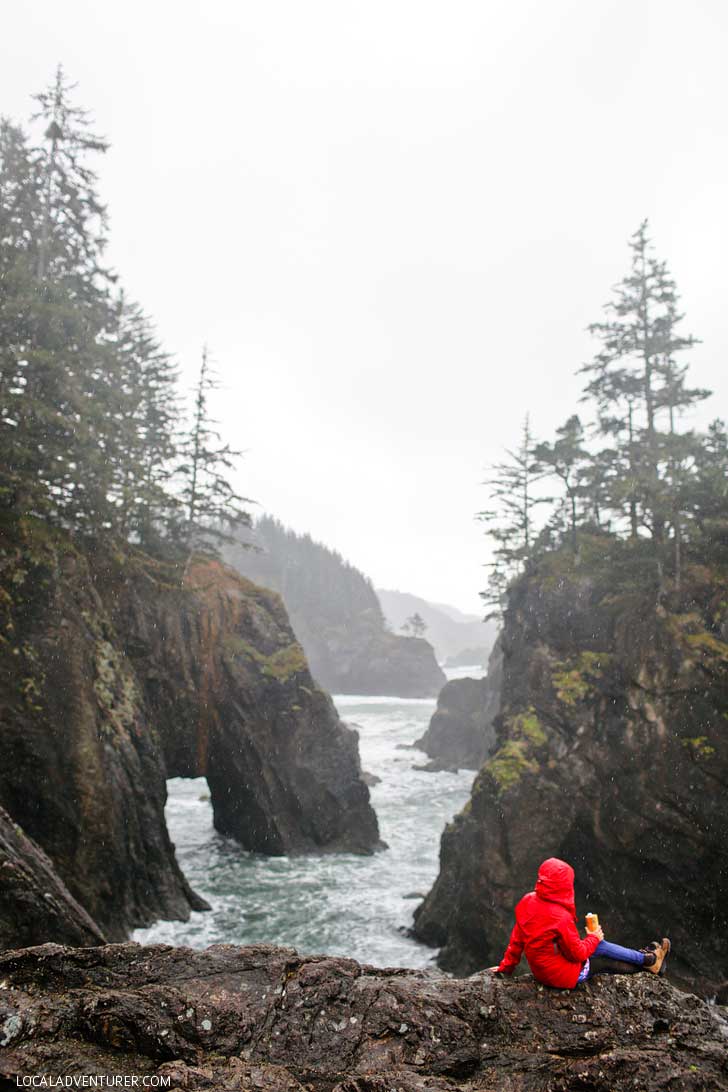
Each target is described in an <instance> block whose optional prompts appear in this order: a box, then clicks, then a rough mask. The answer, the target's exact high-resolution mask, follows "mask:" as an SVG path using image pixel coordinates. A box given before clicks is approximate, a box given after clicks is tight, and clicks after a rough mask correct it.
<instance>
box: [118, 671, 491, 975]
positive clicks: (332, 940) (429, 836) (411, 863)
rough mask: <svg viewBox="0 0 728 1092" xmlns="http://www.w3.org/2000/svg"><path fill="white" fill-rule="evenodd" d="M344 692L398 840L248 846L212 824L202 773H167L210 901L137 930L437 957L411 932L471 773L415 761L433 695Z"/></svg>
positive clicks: (382, 821)
mask: <svg viewBox="0 0 728 1092" xmlns="http://www.w3.org/2000/svg"><path fill="white" fill-rule="evenodd" d="M448 674H449V676H450V677H451V678H452V677H458V676H462V675H465V674H471V675H472V674H474V672H473V671H472V670H468V669H458V670H456V671H451V672H449V673H448ZM334 701H335V702H336V706H337V708H338V710H339V713H340V715H341V717H342V719H343V720H345V721H346V722H347V723H348V724H350V725H352V726H353V727H356V728H357V730H358V732H359V749H360V753H361V760H362V768H363V769H364V770H366V771H367V772H368V773H371V774H375V775H376V776H377V777H379V778H380V779H381V780H380V782H379V783H378V784H377V785H374V786H373V787H372V788H371V789H370V793H371V800H372V804H373V806H374V808H375V810H376V813H377V817H378V819H379V828H380V833H381V837H382V838H383V839H384V841H385V842H387V843H388V846H389V848H388V849H387V850H384V851H383V852H381V853H376V854H374V855H373V856H371V857H359V856H355V855H353V854H336V855H329V856H325V857H291V858H288V857H263V856H260V855H258V854H254V853H248V852H246V851H245V850H242V849H241V848H240V847H239V846H238V845H237V843H235V842H234V841H232V840H230V839H228V838H223V837H221V836H220V835H219V834H217V833H216V832H215V830H214V829H213V825H212V809H211V807H210V802H209V799H208V794H207V782H206V781H205V780H204V778H196V779H194V780H185V779H182V778H174V779H173V780H171V781H169V782H168V791H169V798H168V802H167V812H166V814H167V824H168V827H169V831H170V836H171V838H172V841H173V842H174V843H175V846H176V850H177V859H178V861H179V863H180V866H181V868H182V869H183V871H184V873H185V875H186V876H187V878H188V879H189V881H190V883H191V884H192V886H193V888H194V889H195V890H196V891H198V892H199V893H200V894H201V895H203V896H204V897H205V898H206V899H207V901H208V902H209V903H210V904H211V905H212V910H211V911H206V912H204V913H193V914H192V916H191V918H190V920H189V921H187V922H166V921H160V922H157V923H156V924H155V925H153V926H151V927H150V928H148V929H138V930H137V931H136V932H135V934H134V939H135V940H138V941H140V942H141V943H144V944H151V943H157V942H164V943H168V944H184V945H189V946H191V947H194V948H202V947H205V946H207V945H208V944H214V943H229V944H253V943H261V942H264V943H269V944H284V945H290V946H292V947H294V948H297V949H298V950H299V951H300V952H301V953H303V954H316V953H318V954H328V955H348V956H352V957H353V958H355V959H358V960H360V961H362V962H366V963H371V964H374V965H375V966H399V967H427V966H430V965H432V960H433V958H434V955H435V953H434V951H433V950H432V949H431V948H427V947H425V946H424V945H421V944H418V943H417V942H416V941H413V940H412V939H410V938H409V937H408V936H407V935H406V930H407V928H408V926H410V925H411V923H412V912H413V910H414V909H415V907H416V906H417V904H418V902H419V900H420V898H421V896H422V895H424V894H425V893H426V892H427V890H428V889H429V887H430V886H431V884H432V882H433V880H434V879H435V877H436V875H437V871H438V854H439V847H440V835H441V833H442V831H443V828H444V827H445V825H446V824H447V823H448V822H449V820H450V819H451V818H452V817H453V815H455V814H456V812H458V811H459V810H460V809H461V808H462V806H463V804H464V803H465V802H466V800H467V799H468V796H469V792H470V786H471V784H472V781H473V772H472V771H470V770H461V771H460V772H458V773H445V772H443V773H426V772H424V771H422V770H417V769H414V768H413V767H415V766H418V765H424V763H425V762H427V756H426V755H425V754H424V753H423V752H422V751H418V750H412V749H410V745H411V744H412V743H413V742H414V740H415V739H417V738H418V737H419V736H421V735H422V733H423V731H424V730H425V728H426V727H427V724H428V722H429V719H430V716H431V715H432V712H433V710H434V707H435V703H434V701H428V700H419V699H410V700H406V699H402V698H387V697H381V698H377V697H352V696H350V695H346V696H338V697H336V696H335V697H334Z"/></svg>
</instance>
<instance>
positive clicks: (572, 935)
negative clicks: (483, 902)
mask: <svg viewBox="0 0 728 1092" xmlns="http://www.w3.org/2000/svg"><path fill="white" fill-rule="evenodd" d="M598 944H599V938H598V937H596V936H587V937H586V939H585V940H582V939H581V937H580V936H579V934H578V932H577V929H576V907H575V906H574V869H573V868H572V867H571V865H568V864H567V863H566V861H560V860H559V859H558V857H549V859H548V861H544V862H543V864H542V865H541V867H540V868H539V870H538V880H537V881H536V890H535V891H529V893H528V894H527V895H524V896H523V898H522V899H521V901H520V902H519V903H518V905H517V906H516V924H515V925H514V926H513V932H512V933H511V939H510V940H509V942H508V947H507V948H506V951H505V955H504V956H503V959H502V960H501V961H500V965H499V967H498V971H499V972H500V973H501V974H512V973H513V971H514V970H515V969H516V967H517V966H518V963H519V961H520V959H521V955H522V954H523V953H524V952H525V955H526V959H527V960H528V965H529V967H530V968H531V971H532V973H533V977H534V978H537V979H538V981H539V982H543V984H544V985H545V986H558V987H559V988H561V989H573V988H574V986H575V985H576V980H577V979H578V977H579V972H580V971H581V968H582V966H583V964H584V963H585V961H586V960H587V959H588V958H589V956H591V955H592V954H593V952H594V949H595V948H596V947H597V945H598Z"/></svg>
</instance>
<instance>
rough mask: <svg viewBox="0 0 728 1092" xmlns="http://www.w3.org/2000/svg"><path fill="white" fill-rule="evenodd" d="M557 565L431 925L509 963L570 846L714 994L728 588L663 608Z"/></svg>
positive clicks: (451, 944) (470, 963) (461, 947)
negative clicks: (516, 915) (539, 879)
mask: <svg viewBox="0 0 728 1092" xmlns="http://www.w3.org/2000/svg"><path fill="white" fill-rule="evenodd" d="M550 564H551V566H552V568H551V569H549V568H548V567H544V569H543V571H540V572H535V573H534V574H532V575H531V576H530V577H528V578H523V579H521V580H520V581H519V582H518V583H517V584H516V585H515V586H514V587H513V589H512V591H511V595H510V602H509V609H508V611H507V612H506V616H505V626H504V630H503V636H502V642H503V656H504V664H503V687H502V696H501V712H500V714H499V716H498V718H497V719H496V733H497V738H496V744H495V747H494V750H493V753H492V754H491V755H490V757H489V758H488V759H487V761H486V762H485V764H484V765H483V766H482V768H481V770H480V772H479V773H478V775H477V777H476V779H475V782H474V785H473V790H472V794H471V799H470V801H469V802H468V804H466V806H465V809H464V810H463V812H462V813H461V814H460V815H458V816H456V818H455V820H454V821H453V822H452V823H451V824H450V825H449V826H448V827H447V828H446V830H445V832H444V834H443V837H442V842H441V851H440V873H439V876H438V879H437V881H436V883H435V885H434V887H433V889H432V890H431V891H430V893H429V894H428V896H427V898H426V900H425V902H424V903H423V905H422V906H421V907H418V909H417V911H416V917H415V930H414V931H415V935H417V936H418V937H419V938H420V939H421V940H424V941H426V942H428V943H431V944H433V945H435V946H438V947H440V946H442V950H441V952H440V955H439V959H440V962H441V965H442V966H443V967H445V968H447V969H450V970H452V971H454V972H455V973H457V974H469V973H471V972H472V971H474V970H476V969H477V968H478V967H484V966H489V965H491V964H494V963H497V962H498V961H499V959H500V957H501V955H502V953H503V950H504V948H505V944H506V942H507V939H508V935H509V933H510V929H511V927H512V923H513V908H514V906H515V903H516V902H517V901H518V899H519V898H520V896H521V895H522V894H524V893H525V892H526V891H528V890H530V889H532V888H533V884H534V882H535V876H536V872H537V869H538V866H539V864H540V862H541V861H542V860H544V859H545V858H547V857H550V856H558V857H562V858H564V859H566V860H568V861H569V862H570V863H571V864H572V865H573V866H574V868H575V870H576V896H577V907H578V908H579V910H580V913H582V914H583V913H585V912H586V911H589V910H593V911H596V912H597V913H598V914H599V916H600V921H601V923H602V925H603V927H604V929H605V932H606V935H607V939H611V940H613V941H615V942H617V943H622V944H626V945H628V946H631V947H641V946H642V945H643V944H646V943H648V942H649V941H651V940H652V939H654V938H655V937H658V936H663V935H668V936H670V937H671V939H672V941H673V946H674V953H673V955H672V956H671V975H672V977H673V979H674V980H675V981H678V982H681V983H683V984H684V985H686V986H688V987H689V988H693V989H696V990H697V991H698V992H700V994H701V995H704V996H712V995H714V994H715V993H716V992H717V991H719V990H721V989H724V988H725V985H724V984H725V981H726V979H728V845H727V844H726V839H725V832H726V830H728V792H727V791H726V790H728V731H726V709H728V644H726V643H725V638H724V636H721V633H722V632H723V631H722V630H721V626H722V625H723V624H724V620H725V604H726V602H727V601H728V596H726V591H725V588H724V587H723V586H722V585H721V584H720V582H719V581H718V580H717V579H716V577H715V575H714V574H711V573H709V572H708V571H707V570H696V571H694V572H690V573H688V574H686V579H685V583H684V585H683V591H682V595H683V600H682V601H681V602H668V603H664V604H661V605H660V607H659V609H656V607H655V603H654V600H653V601H652V602H649V601H643V600H642V599H641V598H640V596H639V595H637V593H635V592H634V591H632V592H631V593H630V595H629V596H622V597H620V596H617V595H615V589H614V581H613V579H612V577H613V574H612V573H611V572H610V571H607V572H605V574H604V577H603V580H602V579H601V578H600V575H599V574H598V573H597V574H596V575H595V574H594V573H591V574H590V573H589V572H584V571H582V572H579V571H578V570H577V571H576V572H574V571H573V570H569V569H562V570H559V569H558V568H557V566H558V565H559V564H561V565H563V564H564V562H563V559H561V558H559V557H558V555H557V556H556V557H555V558H554V559H552V561H551V562H550ZM554 569H555V571H554ZM688 578H689V579H690V583H688Z"/></svg>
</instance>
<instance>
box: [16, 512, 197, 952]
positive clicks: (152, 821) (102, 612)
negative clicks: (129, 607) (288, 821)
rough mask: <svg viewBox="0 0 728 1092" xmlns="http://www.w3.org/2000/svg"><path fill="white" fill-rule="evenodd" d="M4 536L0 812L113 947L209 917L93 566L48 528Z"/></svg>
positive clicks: (21, 528) (22, 528)
mask: <svg viewBox="0 0 728 1092" xmlns="http://www.w3.org/2000/svg"><path fill="white" fill-rule="evenodd" d="M3 532H4V533H3V538H2V550H1V551H0V613H1V615H2V617H1V619H0V633H2V638H3V639H2V641H0V719H1V720H2V732H1V733H0V804H2V806H3V807H5V808H6V809H7V811H8V812H9V814H10V815H11V817H12V818H13V820H14V821H15V822H16V823H18V824H19V825H20V826H21V827H22V829H23V830H24V832H25V833H26V834H27V835H28V836H29V837H30V838H32V839H33V841H34V842H36V843H37V844H38V845H40V846H41V847H42V848H43V850H44V851H45V852H46V853H47V854H48V856H49V857H50V859H51V861H52V862H53V867H54V868H55V870H56V871H57V873H58V875H59V876H60V878H61V880H62V881H63V883H64V884H65V885H66V886H67V888H68V889H69V891H70V893H71V894H72V895H73V897H74V898H75V899H76V900H77V901H78V902H79V903H80V904H81V905H82V906H83V907H84V909H85V910H86V911H87V912H88V913H89V914H90V915H91V917H92V918H93V919H94V921H95V922H97V924H98V925H99V927H100V928H101V929H102V930H103V932H104V933H105V934H106V935H107V936H108V937H110V938H111V939H123V938H124V937H125V936H126V934H127V931H128V930H129V929H131V928H133V927H135V926H137V925H143V924H150V923H151V922H152V921H154V920H155V919H157V918H175V917H180V918H184V917H186V916H188V915H189V911H190V907H203V906H205V905H206V904H205V903H204V902H202V901H201V900H199V899H197V897H196V896H195V895H194V894H193V892H192V891H191V890H190V888H189V886H188V885H187V883H186V881H185V879H184V877H183V875H182V873H181V872H180V870H179V868H178V866H177V863H176V861H175V857H174V849H173V846H172V844H171V842H170V840H169V837H168V834H167V829H166V826H165V821H164V804H165V799H166V782H165V768H164V760H163V756H162V753H161V749H160V746H159V741H158V738H157V735H156V733H155V731H154V730H153V727H152V723H150V721H149V720H148V718H147V714H146V710H145V707H144V701H143V696H142V693H141V688H140V685H139V681H138V679H137V677H136V675H135V673H134V671H133V669H132V667H131V664H130V663H129V661H128V659H127V658H126V656H125V655H124V652H123V647H124V642H123V640H122V639H121V638H120V635H119V634H118V633H117V632H116V630H115V629H114V626H113V624H112V622H111V619H110V616H109V612H108V610H107V609H106V607H105V605H104V602H103V599H102V597H101V595H100V594H99V591H98V589H97V588H96V587H95V580H94V567H93V559H92V558H91V556H90V555H89V553H88V552H85V551H83V550H81V549H80V548H79V547H78V546H77V545H76V544H74V543H73V542H72V541H71V540H70V539H69V538H68V537H67V536H65V535H64V534H62V533H60V532H53V531H51V530H50V529H49V528H48V527H47V526H45V525H44V524H42V523H40V521H32V520H26V521H22V522H20V523H15V524H9V525H6V526H4V527H3ZM150 607H151V605H150ZM37 939H46V936H45V934H42V933H41V935H40V936H39V937H38V938H37ZM16 943H17V941H16Z"/></svg>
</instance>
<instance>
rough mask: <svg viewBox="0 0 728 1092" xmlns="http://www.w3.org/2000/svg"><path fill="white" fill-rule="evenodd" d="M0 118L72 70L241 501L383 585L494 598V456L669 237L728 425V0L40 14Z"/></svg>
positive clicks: (333, 3)
mask: <svg viewBox="0 0 728 1092" xmlns="http://www.w3.org/2000/svg"><path fill="white" fill-rule="evenodd" d="M3 24H4V26H3V34H2V39H1V40H0V91H1V92H2V93H1V96H0V110H2V112H3V113H6V114H8V115H10V116H11V117H14V118H25V117H26V116H27V114H28V112H29V107H30V101H29V96H30V94H31V93H32V92H33V91H35V90H38V89H39V88H40V87H42V86H43V85H44V84H46V83H47V82H48V81H49V79H50V78H51V76H52V72H53V69H54V67H55V65H56V64H57V63H58V61H62V63H63V64H64V66H65V67H66V69H67V72H68V75H69V76H70V77H71V78H73V79H74V80H76V81H78V83H79V89H78V92H77V95H78V97H79V100H80V101H81V102H82V103H83V104H84V105H86V106H88V107H89V108H90V109H91V110H92V111H93V113H94V115H95V118H96V122H97V128H98V129H99V130H100V131H101V132H103V133H104V134H105V135H106V136H107V137H108V138H109V139H110V141H111V142H112V148H111V151H110V152H109V154H108V155H107V157H106V161H105V162H104V164H103V167H102V172H101V175H102V192H103V196H104V198H105V199H106V200H107V201H108V203H109V206H110V211H111V226H112V243H111V251H110V256H111V260H112V262H113V263H114V265H115V266H116V268H117V269H118V270H119V271H120V273H121V275H122V278H123V280H124V282H125V284H126V287H127V291H128V293H129V295H130V296H132V297H134V298H136V299H138V300H139V301H140V302H141V303H142V305H143V306H144V307H145V309H146V310H147V311H148V312H149V313H150V314H151V315H152V316H153V317H154V318H155V320H156V322H157V325H158V329H159V332H160V335H161V337H162V339H163V342H164V344H165V345H166V347H167V348H168V349H170V350H171V351H172V352H173V353H174V354H175V356H176V357H177V358H178V360H179V362H180V364H181V366H182V367H183V371H184V375H185V381H186V384H187V386H189V384H190V383H191V381H192V376H193V372H194V369H195V368H196V367H197V365H198V361H199V352H200V347H201V344H202V342H203V341H204V340H207V341H208V342H209V344H210V347H211V350H212V354H213V357H214V359H215V361H216V362H217V366H218V370H219V373H220V378H221V381H222V384H223V388H224V390H223V393H222V397H221V398H220V400H219V404H218V407H217V409H218V415H219V417H220V418H221V419H222V428H223V431H224V433H225V435H226V437H227V438H229V439H230V440H231V442H232V443H234V444H235V445H236V446H238V447H241V448H244V449H245V450H246V452H247V454H246V456H245V458H244V460H243V461H242V463H241V465H240V472H239V482H238V484H239V488H240V490H241V491H242V492H243V493H244V494H245V495H247V496H251V497H254V498H255V499H256V500H257V501H258V502H259V505H260V510H265V511H269V512H271V513H273V514H275V515H277V516H278V517H279V518H280V519H282V520H283V521H284V522H285V523H288V524H290V525H291V526H293V527H294V528H296V529H297V530H300V531H309V532H311V533H312V534H313V535H314V537H316V538H319V539H321V540H323V541H324V542H326V543H327V544H329V545H331V546H334V547H336V548H337V549H338V550H340V551H341V552H342V553H343V554H344V555H345V556H346V557H347V558H348V559H349V560H351V561H352V562H353V563H354V564H356V565H358V566H359V567H360V568H362V569H363V570H364V571H365V572H366V573H368V574H369V575H370V576H371V577H372V579H373V580H374V582H375V583H376V584H377V585H379V586H384V587H390V588H399V589H400V590H403V591H410V592H414V593H415V594H419V595H423V596H424V597H426V598H430V599H435V600H441V601H444V602H451V603H453V604H455V605H457V606H460V607H461V608H462V609H465V610H476V611H477V610H479V601H478V597H477V592H478V590H479V589H480V588H481V587H482V586H483V583H484V579H485V574H484V570H483V568H482V565H483V563H484V562H485V561H486V560H487V553H488V547H487V542H486V540H485V538H484V536H483V528H482V525H480V524H478V523H477V522H476V520H475V519H474V514H475V513H476V512H477V511H478V510H479V509H480V508H482V507H483V506H484V505H485V504H486V502H487V497H486V492H485V490H484V489H483V487H482V486H481V485H480V482H481V481H482V478H483V474H484V468H485V466H486V465H487V464H488V463H489V462H492V461H493V460H495V459H498V458H499V456H500V453H501V450H502V448H503V447H504V446H508V445H513V444H514V443H515V442H516V440H517V433H518V429H519V427H520V421H521V419H522V417H523V415H524V413H525V412H526V411H530V413H531V416H532V421H533V425H534V428H535V431H536V432H537V434H538V435H539V436H542V437H544V438H546V437H549V436H550V434H551V433H552V431H553V430H554V428H555V427H556V426H557V425H559V424H560V423H562V421H563V420H564V419H565V418H566V417H567V416H568V415H569V414H570V413H571V412H573V411H574V409H575V407H576V404H577V399H578V396H579V391H580V387H581V381H580V379H579V378H578V377H576V376H575V375H574V372H575V371H576V369H577V368H578V367H579V365H580V364H581V363H582V362H583V361H585V360H587V359H588V358H589V357H590V355H591V354H592V352H593V349H594V346H593V345H592V343H591V342H590V339H589V336H588V335H587V334H586V332H585V327H586V326H587V324H588V323H589V322H591V321H595V320H598V319H599V318H600V315H601V307H602V305H603V304H604V303H605V302H606V300H607V299H608V298H609V293H610V288H611V286H612V285H613V284H614V283H615V282H616V281H617V280H618V279H619V278H620V277H621V276H622V275H623V273H624V272H625V271H626V269H627V264H628V250H627V239H628V237H629V236H630V235H631V233H632V232H633V231H634V230H635V229H636V227H637V226H638V224H639V222H640V220H641V219H642V218H643V217H645V216H647V217H649V219H650V222H651V226H652V233H653V237H654V240H655V243H656V247H657V252H658V254H659V255H660V256H661V257H664V258H665V259H667V261H668V263H669V265H670V268H671V270H672V272H673V274H674V275H675V277H676V279H677V282H678V286H679V288H680V290H681V292H682V297H683V304H684V309H685V311H686V313H687V321H686V323H685V328H686V330H687V329H689V330H690V331H691V332H693V333H695V334H697V335H698V336H700V337H701V338H702V339H703V344H702V345H701V346H700V347H698V348H697V349H696V350H695V351H694V352H693V379H694V382H695V384H696V385H701V386H710V387H712V388H713V389H714V390H715V392H716V393H715V396H714V398H713V399H712V400H711V402H710V403H708V404H707V405H706V408H705V409H704V411H701V417H702V419H704V420H707V419H708V418H709V417H714V416H716V415H723V416H728V367H726V359H727V356H728V352H727V351H728V332H727V330H726V321H725V314H726V276H725V269H726V260H727V256H728V255H727V247H726V241H727V236H728V232H727V228H728V199H727V197H728V190H727V188H726V182H727V181H728V178H727V175H728V141H727V139H726V106H727V105H728V95H727V93H726V92H727V86H726V85H727V84H728V78H727V76H726V73H727V72H728V66H727V65H726V55H727V53H728V33H727V31H728V5H727V4H726V3H725V2H724V0H691V2H690V3H688V2H686V0H681V2H674V0H654V2H647V0H618V2H609V0H594V2H590V3H584V2H583V0H581V2H571V0H533V2H531V0H506V2H499V0H477V2H475V0H473V2H466V0H462V2H458V0H448V2H445V0H440V2H438V3H429V2H426V0H425V2H423V0H384V2H382V0H366V2H363V0H362V2H357V3H354V2H351V0H256V2H255V3H251V2H246V0H234V2H233V0H206V2H205V3H196V2H195V3H191V2H185V0H175V2H172V0H145V2H140V0H124V2H123V3H113V4H112V3H99V2H98V0H34V3H33V4H32V5H31V4H28V5H25V8H24V10H23V9H22V8H21V5H17V4H16V5H13V6H12V9H10V8H7V9H6V10H5V11H4V13H3Z"/></svg>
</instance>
